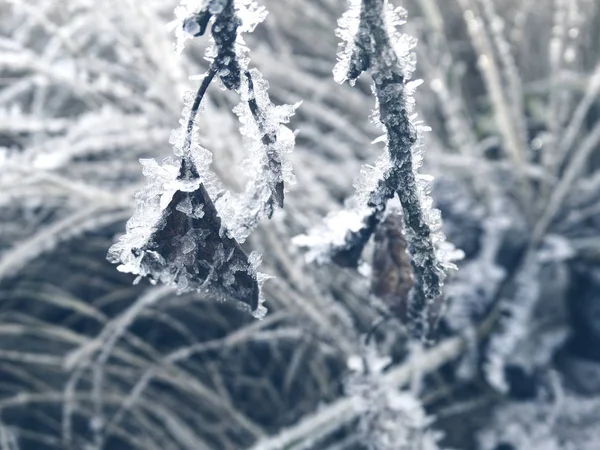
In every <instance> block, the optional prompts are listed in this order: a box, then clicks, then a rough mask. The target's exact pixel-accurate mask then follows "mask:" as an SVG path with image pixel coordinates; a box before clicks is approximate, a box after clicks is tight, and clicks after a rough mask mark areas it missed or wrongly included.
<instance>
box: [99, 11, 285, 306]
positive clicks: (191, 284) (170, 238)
mask: <svg viewBox="0 0 600 450" xmlns="http://www.w3.org/2000/svg"><path fill="white" fill-rule="evenodd" d="M176 15H177V17H178V20H176V21H175V26H176V35H177V38H178V42H177V49H178V50H182V49H183V41H184V40H185V39H186V38H189V37H194V36H201V35H203V34H204V33H205V32H206V30H207V29H208V26H209V23H210V22H211V21H212V26H211V39H212V41H213V43H212V46H211V47H210V48H209V49H208V50H207V55H206V56H207V59H208V60H209V61H210V68H209V70H208V72H207V73H206V75H205V76H204V79H203V81H202V83H201V85H200V87H199V89H198V92H197V94H196V95H195V96H193V95H192V94H190V93H188V94H187V95H186V98H185V103H186V106H185V108H184V111H183V118H182V119H181V120H180V124H181V127H180V128H179V129H177V130H174V131H173V133H172V134H171V139H170V142H171V144H172V145H173V150H174V154H175V156H176V157H177V158H175V159H172V158H167V159H165V160H164V161H163V163H162V164H159V163H157V162H156V161H154V160H142V164H143V165H144V175H146V177H147V186H146V188H145V189H144V190H143V191H141V192H139V193H138V194H137V195H136V197H137V208H136V212H135V214H134V216H133V217H132V218H131V219H130V221H129V222H128V224H127V233H126V234H125V235H124V236H122V237H121V238H120V240H119V242H118V243H116V244H115V245H113V247H111V249H110V251H109V259H111V261H113V262H115V263H119V264H120V265H119V267H118V268H119V270H121V271H123V272H130V273H134V274H137V275H139V276H140V277H148V278H149V279H150V280H151V281H153V282H157V281H160V282H162V283H165V284H167V285H174V286H176V287H177V289H178V290H179V291H180V292H185V291H189V290H195V291H210V293H211V294H213V295H215V296H216V297H218V298H222V299H226V298H233V299H237V300H239V301H241V302H243V303H245V304H246V305H248V306H249V307H250V309H251V310H252V311H254V312H255V314H256V315H258V316H262V315H264V313H265V312H266V310H265V308H264V307H262V306H260V305H261V303H262V300H261V294H260V285H261V284H262V281H264V279H265V277H264V276H263V275H260V274H258V273H257V271H256V268H257V266H258V264H259V263H260V259H261V258H260V255H259V254H257V253H252V254H250V255H247V254H246V253H245V252H244V250H243V249H242V247H241V246H240V243H241V242H243V241H244V240H245V239H246V237H247V236H248V235H249V233H250V232H251V230H252V229H254V228H255V227H256V226H257V225H258V223H259V221H260V220H261V219H262V218H263V217H265V216H267V217H269V218H270V217H271V216H272V214H273V211H274V209H275V207H276V206H277V207H283V199H284V182H286V181H288V182H293V176H292V174H291V168H290V167H289V164H288V163H287V162H286V161H285V156H284V154H285V153H288V152H290V151H291V150H292V149H293V146H294V136H293V133H292V132H291V130H289V129H288V128H287V127H285V126H284V125H283V124H284V123H286V122H287V121H288V120H289V117H290V116H291V115H292V114H293V113H294V110H295V108H296V107H297V105H294V106H287V105H284V106H274V105H273V104H272V103H271V101H270V99H269V96H268V93H267V88H268V84H267V82H266V81H265V80H264V79H263V78H262V75H261V73H260V72H259V71H258V70H257V69H249V68H248V64H249V61H250V60H249V57H248V52H249V51H248V48H247V47H246V46H245V42H244V40H243V38H242V35H241V33H242V32H248V31H252V30H254V28H255V27H256V25H257V24H258V23H260V22H261V21H262V20H263V19H264V17H265V16H266V11H265V10H264V8H262V7H258V6H257V5H256V4H255V3H254V2H251V1H247V0H207V1H204V2H201V3H200V2H192V1H185V0H184V2H183V4H182V5H180V6H179V7H178V8H177V9H176ZM214 77H218V78H219V79H220V81H221V83H222V84H223V86H224V87H225V88H227V89H229V90H233V91H236V92H237V93H238V94H239V95H240V97H241V103H240V105H239V106H238V107H236V109H235V110H234V111H235V112H236V114H237V115H238V116H239V118H240V122H241V124H242V127H241V132H242V134H243V135H244V137H245V140H246V141H247V142H246V143H247V144H248V147H249V150H250V152H249V153H250V158H248V159H249V164H247V166H248V169H249V170H248V171H247V172H248V173H249V174H250V175H249V181H248V183H247V185H246V188H245V189H244V191H243V192H242V193H241V194H231V193H229V192H226V191H225V190H224V188H223V187H222V185H221V183H220V182H219V180H218V179H217V177H216V175H215V174H214V173H213V172H212V171H211V170H210V164H211V161H212V153H211V152H210V151H209V150H208V149H206V148H203V147H202V146H200V145H199V144H197V139H195V133H196V130H195V125H196V115H197V113H198V111H199V109H200V103H201V101H202V99H203V98H204V97H205V94H206V92H207V90H208V88H209V86H210V85H211V83H212V81H213V79H214Z"/></svg>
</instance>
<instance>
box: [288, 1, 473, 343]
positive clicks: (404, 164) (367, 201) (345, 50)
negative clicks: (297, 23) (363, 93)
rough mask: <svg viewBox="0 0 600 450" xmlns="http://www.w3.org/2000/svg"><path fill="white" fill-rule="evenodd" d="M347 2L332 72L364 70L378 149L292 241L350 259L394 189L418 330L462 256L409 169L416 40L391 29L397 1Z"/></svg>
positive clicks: (352, 262)
mask: <svg viewBox="0 0 600 450" xmlns="http://www.w3.org/2000/svg"><path fill="white" fill-rule="evenodd" d="M349 3H350V9H349V11H348V12H347V13H346V14H344V16H343V17H342V18H341V19H340V21H339V29H338V32H337V34H338V36H340V37H341V38H342V39H343V43H342V45H341V46H340V47H341V51H340V54H339V55H338V64H337V65H336V67H335V69H334V77H335V79H336V81H338V82H343V81H344V80H346V79H347V80H350V81H351V82H352V81H354V80H356V78H358V76H359V75H360V74H361V73H362V72H363V71H369V72H370V74H371V77H372V79H373V91H374V94H375V97H376V102H377V104H376V109H375V113H374V120H375V123H376V124H377V125H379V126H380V127H381V128H382V129H383V130H384V131H385V134H384V135H383V136H382V138H380V139H378V140H377V141H383V142H384V143H385V150H384V154H383V155H382V156H381V157H380V158H379V159H378V160H377V163H376V164H375V166H374V167H372V166H365V167H363V169H362V171H361V176H360V178H359V180H358V182H357V183H356V185H355V187H356V193H355V195H354V197H353V198H352V199H350V200H349V201H347V202H346V208H345V210H344V211H342V212H336V213H332V214H330V215H329V216H328V217H327V218H326V219H325V223H324V225H323V226H320V227H316V228H315V229H314V230H312V231H311V232H309V233H308V234H306V235H302V236H298V237H296V238H295V241H294V242H295V243H296V244H297V245H299V246H303V247H307V248H308V254H307V257H308V259H309V260H315V261H317V262H328V261H332V262H335V263H337V264H340V265H342V266H346V267H356V266H357V265H358V262H359V259H360V255H361V253H362V249H363V247H364V246H365V244H366V242H367V241H368V240H369V238H370V236H371V235H372V234H373V232H374V231H375V230H376V229H377V227H378V226H379V224H380V223H381V222H382V221H383V219H384V217H385V214H384V212H385V209H386V205H387V202H388V201H389V200H390V199H392V198H393V197H394V196H395V195H397V196H398V198H399V200H400V203H401V205H402V216H403V218H404V231H403V234H404V235H405V236H406V238H407V241H408V249H409V253H410V256H411V264H412V266H413V269H414V275H415V280H414V287H413V289H411V291H410V294H409V301H408V317H409V326H410V327H411V331H412V332H413V335H414V336H415V337H418V338H425V337H426V336H427V334H428V332H429V328H430V324H431V323H435V322H436V320H434V319H435V318H433V317H431V315H432V314H435V310H438V311H439V310H440V308H439V302H440V297H441V295H442V289H441V288H442V285H443V282H444V279H445V277H446V273H447V271H448V270H452V269H455V268H456V266H455V264H454V261H456V260H458V259H461V258H462V252H461V251H458V250H456V249H455V248H454V246H453V245H452V244H450V243H448V242H446V239H445V236H444V234H443V232H442V222H441V215H440V212H439V211H438V210H437V209H434V208H433V207H432V204H433V200H432V199H431V197H430V195H429V194H430V190H431V181H432V177H430V176H427V175H422V174H419V173H418V172H417V170H418V168H419V167H420V165H421V162H422V154H421V149H422V146H423V144H422V139H423V134H424V132H426V131H429V128H428V127H426V126H424V125H423V124H422V123H421V122H420V121H419V120H418V119H417V114H416V113H414V112H413V111H414V108H415V101H414V98H413V94H414V92H415V90H416V88H417V87H418V86H419V84H420V83H421V82H420V81H410V78H411V75H412V72H413V71H414V69H415V56H414V52H413V48H414V46H415V45H416V40H415V39H413V38H411V37H410V36H407V35H404V34H401V33H399V32H398V31H397V30H396V27H397V26H398V25H400V24H402V23H404V10H402V9H401V8H397V9H394V8H392V7H391V5H389V4H388V3H387V2H386V1H384V0H363V1H362V2H361V1H356V0H350V2H349Z"/></svg>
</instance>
